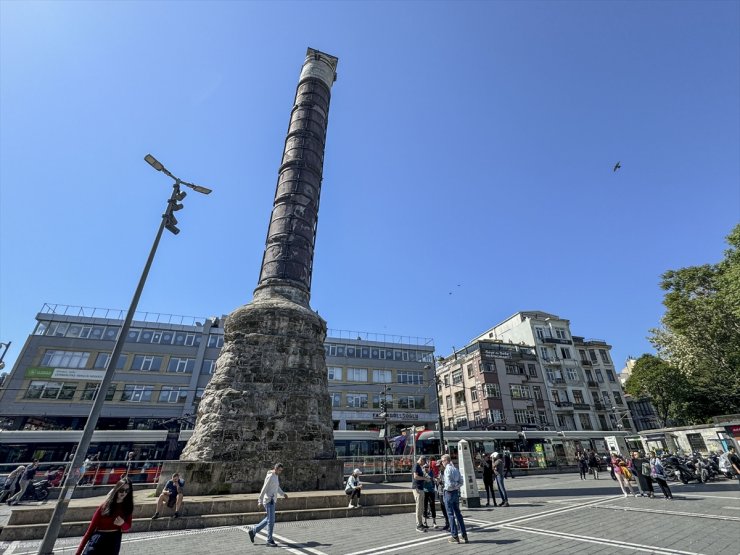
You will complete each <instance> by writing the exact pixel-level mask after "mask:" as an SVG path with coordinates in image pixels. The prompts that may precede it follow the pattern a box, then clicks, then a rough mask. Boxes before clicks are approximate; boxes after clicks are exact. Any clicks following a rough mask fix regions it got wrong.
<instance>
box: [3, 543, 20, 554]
mask: <svg viewBox="0 0 740 555" xmlns="http://www.w3.org/2000/svg"><path fill="white" fill-rule="evenodd" d="M19 545H20V542H19V541H14V542H10V546H9V547H8V549H6V550H5V555H13V553H15V550H16V548H17V547H18V546H19Z"/></svg>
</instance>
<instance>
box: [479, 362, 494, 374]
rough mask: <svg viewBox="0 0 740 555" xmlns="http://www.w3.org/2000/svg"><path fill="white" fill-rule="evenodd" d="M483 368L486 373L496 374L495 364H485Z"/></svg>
mask: <svg viewBox="0 0 740 555" xmlns="http://www.w3.org/2000/svg"><path fill="white" fill-rule="evenodd" d="M482 366H483V371H484V372H495V371H496V364H495V363H493V362H484V363H483V365H482Z"/></svg>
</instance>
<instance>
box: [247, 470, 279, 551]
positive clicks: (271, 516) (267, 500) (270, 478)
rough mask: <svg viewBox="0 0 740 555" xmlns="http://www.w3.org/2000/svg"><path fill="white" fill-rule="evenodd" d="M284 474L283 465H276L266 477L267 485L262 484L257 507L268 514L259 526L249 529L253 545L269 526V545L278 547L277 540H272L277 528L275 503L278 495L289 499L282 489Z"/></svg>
mask: <svg viewBox="0 0 740 555" xmlns="http://www.w3.org/2000/svg"><path fill="white" fill-rule="evenodd" d="M282 473H283V463H276V464H275V466H273V467H272V470H269V471H268V472H267V476H265V483H264V484H262V490H261V491H260V495H259V497H258V498H257V506H258V507H264V508H265V512H266V513H267V514H266V515H265V518H263V519H262V521H261V522H260V523H259V524H258V525H257V526H255V527H254V528H250V529H249V531H248V532H249V541H251V542H252V543H254V537H255V536H256V535H257V534H259V532H260V530H262V529H263V528H264V527H265V526H267V545H268V546H270V547H277V544H276V543H275V540H273V539H272V529H273V528H275V501H276V498H277V496H278V495H281V496H282V497H283V499H287V498H288V495H287V494H286V493H285V492H284V491H283V490H282V489H280V474H282Z"/></svg>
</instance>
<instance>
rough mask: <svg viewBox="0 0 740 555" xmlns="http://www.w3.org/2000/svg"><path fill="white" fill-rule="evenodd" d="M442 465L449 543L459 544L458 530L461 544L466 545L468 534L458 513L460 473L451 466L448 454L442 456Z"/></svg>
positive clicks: (460, 485) (461, 479)
mask: <svg viewBox="0 0 740 555" xmlns="http://www.w3.org/2000/svg"><path fill="white" fill-rule="evenodd" d="M442 465H443V466H444V469H445V470H444V496H445V505H446V506H447V517H448V519H449V521H450V539H449V540H447V541H448V542H449V543H460V539H459V537H458V529H459V532H460V535H461V536H462V542H463V543H468V533H467V531H466V530H465V522H464V521H463V517H462V513H461V512H460V488H461V487H462V485H463V484H464V483H465V482H464V481H463V478H462V476H461V475H460V471H459V470H458V469H457V468H455V465H454V464H452V461H451V460H450V456H449V455H448V454H444V455H442Z"/></svg>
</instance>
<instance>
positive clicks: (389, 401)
mask: <svg viewBox="0 0 740 555" xmlns="http://www.w3.org/2000/svg"><path fill="white" fill-rule="evenodd" d="M382 398H383V394H382V393H381V394H378V395H373V408H374V409H379V408H380V400H381V399H382ZM385 408H386V410H390V409H392V408H393V395H391V394H387V395H386V396H385Z"/></svg>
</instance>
